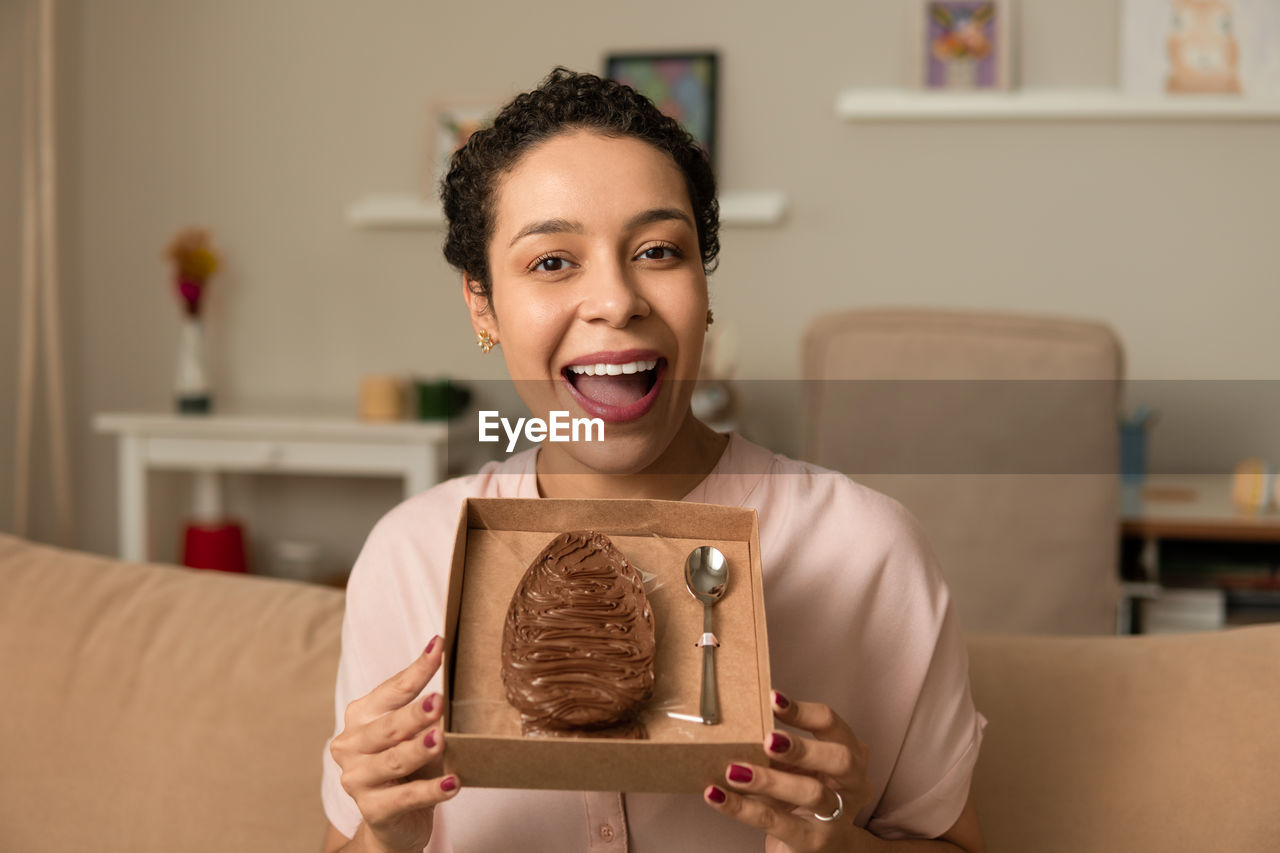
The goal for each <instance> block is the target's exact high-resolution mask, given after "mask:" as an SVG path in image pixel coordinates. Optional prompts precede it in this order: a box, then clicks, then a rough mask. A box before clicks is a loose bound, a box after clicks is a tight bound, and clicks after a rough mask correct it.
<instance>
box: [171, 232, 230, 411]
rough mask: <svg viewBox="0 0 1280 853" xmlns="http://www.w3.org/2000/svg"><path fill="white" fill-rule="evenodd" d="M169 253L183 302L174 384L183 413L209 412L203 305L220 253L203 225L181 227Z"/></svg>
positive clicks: (180, 299)
mask: <svg viewBox="0 0 1280 853" xmlns="http://www.w3.org/2000/svg"><path fill="white" fill-rule="evenodd" d="M165 254H166V256H167V257H168V258H169V260H170V262H171V263H172V264H173V288H174V292H175V293H176V294H177V296H178V301H179V304H180V305H181V306H182V330H181V334H180V336H179V338H178V369H177V376H176V380H175V387H174V391H175V395H176V404H177V408H178V411H179V412H180V413H182V414H208V413H209V412H210V411H211V410H212V409H213V391H212V389H211V387H210V383H209V366H208V363H207V355H206V352H205V342H204V324H203V322H202V319H201V316H200V308H201V305H202V300H203V297H204V293H205V290H206V288H208V286H209V279H210V278H212V277H213V274H214V273H215V272H216V271H217V269H218V255H217V252H215V251H214V248H213V244H212V242H211V240H210V237H209V232H208V231H206V230H205V229H203V228H184V229H182V230H181V231H179V232H178V233H177V235H175V236H174V238H173V240H171V241H170V243H169V247H168V249H167V250H166V252H165Z"/></svg>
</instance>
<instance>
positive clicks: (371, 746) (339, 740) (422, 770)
mask: <svg viewBox="0 0 1280 853" xmlns="http://www.w3.org/2000/svg"><path fill="white" fill-rule="evenodd" d="M443 646H444V643H442V642H441V641H440V638H439V637H435V638H433V639H432V640H431V642H430V643H428V644H427V647H426V649H425V650H424V651H423V652H422V654H421V655H419V656H418V659H417V660H415V661H414V662H413V663H411V664H409V666H408V667H406V668H405V669H403V670H402V671H400V672H398V673H396V674H395V675H393V676H391V677H390V678H388V679H387V680H386V681H384V682H382V683H381V684H379V685H378V686H377V687H375V688H374V689H373V690H372V691H371V692H370V693H369V694H368V695H366V696H363V697H361V698H359V699H357V700H356V701H354V702H352V703H351V704H350V705H348V706H347V711H346V715H345V717H344V722H343V725H344V727H343V729H342V733H341V734H339V735H338V736H337V737H335V738H334V739H333V742H332V743H331V744H330V745H329V752H330V754H331V755H333V760H334V761H336V762H338V766H339V767H340V768H342V787H343V789H344V790H345V791H346V792H347V794H348V795H350V797H351V798H352V799H353V800H355V803H356V806H357V807H358V808H359V809H360V814H361V816H362V817H363V818H364V822H363V823H362V824H361V827H360V830H359V831H358V832H357V833H356V838H360V836H361V834H362V833H363V834H365V837H364V838H363V839H361V840H362V841H363V842H364V845H363V846H365V847H368V849H370V850H376V851H386V853H400V851H412V853H419V852H420V851H421V850H422V848H423V847H426V846H427V842H428V841H430V840H431V827H432V820H433V815H434V809H435V806H436V805H437V804H438V803H442V802H444V801H445V800H449V799H452V798H453V797H455V796H457V793H458V789H459V783H458V779H457V777H456V776H445V777H443V778H441V777H440V776H439V775H438V774H439V773H440V772H441V769H442V761H441V758H442V756H443V754H444V734H443V732H442V731H441V728H440V727H439V726H438V725H436V724H437V723H438V722H439V720H440V715H441V711H442V710H443V704H444V703H443V702H442V700H441V697H440V694H438V693H432V694H430V695H429V696H427V697H425V698H424V699H419V698H418V694H420V693H421V692H422V690H423V688H425V687H426V686H427V682H428V681H430V680H431V677H432V676H434V675H435V674H436V670H438V669H439V668H440V658H441V655H442V654H443Z"/></svg>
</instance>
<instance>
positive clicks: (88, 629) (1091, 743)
mask: <svg viewBox="0 0 1280 853" xmlns="http://www.w3.org/2000/svg"><path fill="white" fill-rule="evenodd" d="M342 603H343V600H342V594H341V593H339V592H337V591H335V590H331V589H326V588H321V587H312V586H305V585H301V584H294V583H289V582H284V581H272V580H265V579H260V578H245V577H237V576H228V575H222V574H218V573H211V572H193V571H189V570H183V569H176V568H172V567H163V566H140V565H131V564H125V563H120V562H118V561H115V560H110V559H105V558H101V557H95V556H90V555H86V554H81V553H75V552H70V551H62V550H57V549H53V548H48V547H44V546H37V545H32V544H30V543H26V542H23V541H21V540H18V539H14V538H12V537H6V536H2V535H0V673H3V677H4V679H3V686H2V687H0V732H2V734H0V766H2V767H3V769H2V770H0V850H2V851H21V853H41V851H50V853H54V851H56V853H68V851H95V853H100V851H121V853H124V852H125V851H128V853H153V852H154V853H179V851H181V853H198V852H199V851H211V853H212V851H219V853H221V851H227V850H234V851H242V853H252V851H262V853H268V851H269V853H290V851H298V853H315V851H317V850H319V849H320V846H321V839H322V838H323V827H324V816H323V814H322V812H321V809H320V804H319V797H318V793H317V791H318V780H319V773H320V756H321V754H322V748H323V743H324V741H325V738H326V737H327V736H328V734H329V729H330V725H331V719H332V713H333V711H332V698H331V692H330V690H331V683H332V680H333V676H334V669H335V665H336V661H337V655H338V650H339V631H340V624H341V617H342ZM970 650H971V654H972V662H973V685H974V691H975V695H976V699H977V703H978V706H979V707H980V708H981V709H982V711H983V712H984V713H985V714H986V715H987V717H988V718H989V720H990V726H989V728H988V729H987V739H986V743H985V746H984V748H983V754H982V758H981V760H980V762H979V765H978V770H977V776H976V784H977V796H978V802H979V809H980V811H981V814H982V820H983V824H984V826H985V829H986V834H987V838H988V843H989V849H990V850H993V851H1036V853H1039V851H1058V850H1060V851H1072V853H1079V852H1080V851H1093V850H1098V851H1104V850H1105V851H1112V850H1114V851H1125V853H1141V851H1157V850H1158V851H1162V853H1164V851H1171V850H1195V851H1217V850H1223V851H1232V853H1239V851H1255V850H1256V851H1262V850H1274V849H1277V845H1280V805H1277V790H1278V788H1280V785H1277V783H1280V626H1275V627H1272V626H1268V627H1258V628H1248V629H1239V630H1234V631H1229V632H1225V633H1220V634H1212V635H1191V636H1182V637H1151V638H1116V637H1078V638H1053V637H1012V636H1010V637H994V636H993V637H975V638H972V639H971V642H970Z"/></svg>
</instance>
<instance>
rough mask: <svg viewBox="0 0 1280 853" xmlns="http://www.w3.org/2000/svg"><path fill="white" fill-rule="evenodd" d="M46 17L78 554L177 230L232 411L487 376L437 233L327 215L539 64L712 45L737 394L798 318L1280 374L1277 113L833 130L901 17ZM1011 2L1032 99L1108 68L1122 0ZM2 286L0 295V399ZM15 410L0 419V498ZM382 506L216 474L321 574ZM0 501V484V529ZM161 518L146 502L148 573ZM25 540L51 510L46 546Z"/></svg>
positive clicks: (1226, 449) (408, 9) (135, 405)
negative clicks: (456, 105) (50, 38)
mask: <svg viewBox="0 0 1280 853" xmlns="http://www.w3.org/2000/svg"><path fill="white" fill-rule="evenodd" d="M18 5H20V4H18V3H17V2H15V0H9V2H0V43H2V46H3V47H4V50H3V51H0V72H2V73H3V78H2V80H0V108H2V109H0V255H2V256H3V275H4V276H5V279H4V280H5V281H6V282H8V281H10V280H11V279H12V278H13V276H15V275H16V268H17V265H16V258H15V256H14V250H15V249H16V245H17V243H16V237H15V235H16V233H17V227H18V225H17V205H16V202H15V201H14V199H15V198H16V190H15V188H16V186H17V171H16V166H15V164H16V162H17V151H18V149H17V135H16V134H17V115H18V110H17V106H18V94H19V91H20V90H19V86H18V82H17V77H16V72H17V62H16V59H15V57H14V53H15V51H14V50H10V49H9V48H10V47H13V46H16V45H18V44H20V38H21V37H20V34H19V33H18V32H17V27H18V25H19V23H20V15H19V12H18V11H17V9H16V7H17V6H18ZM62 5H63V9H64V20H63V33H62V44H63V47H64V51H65V53H66V57H65V58H64V63H63V68H64V70H65V72H66V74H65V79H64V83H65V90H64V93H63V112H64V121H65V122H66V125H67V133H68V138H67V140H66V144H65V145H64V157H65V161H64V169H65V176H66V180H67V181H68V190H67V192H68V204H67V207H66V209H65V210H64V214H63V226H64V229H65V231H64V240H65V254H64V264H65V270H66V274H67V281H66V282H65V287H66V293H67V298H68V301H69V303H70V304H69V306H68V312H67V334H68V336H69V338H71V341H72V343H71V345H70V349H69V353H68V358H69V362H68V363H69V365H70V366H71V369H72V370H73V373H74V376H73V379H74V385H73V392H74V396H73V399H72V405H71V411H72V413H73V414H74V416H75V418H76V422H75V426H76V429H75V434H74V447H73V451H74V458H75V461H76V476H77V507H78V514H79V519H80V522H81V536H80V543H79V544H81V545H82V546H84V547H88V548H90V549H93V550H97V551H111V550H113V549H114V548H115V544H116V543H115V530H114V511H115V504H114V494H115V493H114V489H115V459H114V455H113V446H112V444H111V441H110V440H108V439H106V438H102V437H98V436H94V435H92V434H91V433H90V431H89V428H88V420H89V418H90V417H91V415H92V413H93V412H98V411H104V410H129V409H152V410H164V409H166V408H167V407H168V406H169V397H170V390H169V389H170V382H171V375H170V374H171V365H172V360H173V352H174V348H175V341H176V332H177V310H176V308H175V305H174V303H173V301H172V299H171V298H170V295H169V293H168V290H167V282H166V277H165V268H164V266H163V263H162V262H161V260H160V258H159V252H160V250H161V247H162V246H163V245H164V243H165V241H166V240H167V239H168V237H169V236H170V234H171V233H172V232H173V231H174V230H175V229H176V228H178V227H179V226H182V225H186V224H191V223H202V224H207V225H209V226H211V227H212V228H213V229H214V230H215V232H216V236H217V239H218V242H219V243H220V245H221V247H222V248H223V250H224V252H225V255H226V268H225V272H224V273H223V274H221V275H220V276H219V277H218V278H217V279H216V281H215V284H214V287H215V289H214V291H213V295H212V299H211V304H210V305H209V323H210V326H211V335H212V338H213V344H214V349H215V351H216V353H217V356H218V361H217V364H216V371H217V379H218V394H219V403H220V404H221V405H223V406H224V407H240V408H253V409H263V408H269V409H280V410H287V409H289V408H292V407H298V406H305V407H312V408H330V409H338V410H344V411H350V410H351V408H352V407H353V400H354V393H355V388H356V385H357V382H358V380H359V377H360V376H361V375H362V374H364V373H367V372H374V371H397V372H417V373H423V374H434V373H440V372H444V371H445V370H453V371H455V372H456V373H459V374H461V375H463V376H465V377H468V378H497V377H499V376H501V375H502V374H501V366H500V364H499V362H498V360H497V359H494V358H492V357H490V359H488V360H482V359H481V358H480V357H479V355H478V354H477V353H476V350H475V348H474V347H473V345H472V342H471V340H470V337H471V336H470V330H469V327H468V325H467V323H466V321H465V318H464V316H463V312H462V308H461V303H460V300H459V299H458V294H457V290H458V286H457V284H456V282H455V279H454V276H453V275H452V273H451V272H450V270H449V269H448V267H447V266H446V265H445V263H444V262H443V260H442V259H441V258H440V256H439V251H438V244H439V240H440V234H439V232H424V231H416V232H413V231H411V232H363V231H357V230H353V229H351V228H350V227H348V226H347V225H346V224H345V222H344V219H343V209H344V207H345V206H346V205H347V204H348V203H349V202H351V201H352V200H354V199H356V198H358V197H360V196H362V195H364V194H366V193H370V192H376V191H403V190H409V189H412V188H415V187H418V186H420V185H421V184H422V178H423V176H422V171H423V160H424V155H423V149H424V137H425V131H426V122H427V116H428V111H427V108H428V104H429V103H430V102H432V101H433V100H437V99H445V98H458V99H475V98H493V99H502V98H504V97H506V96H508V95H509V94H511V93H513V92H515V91H517V90H519V89H522V88H526V87H528V86H530V85H532V84H533V83H535V82H536V81H537V80H538V79H539V78H540V77H541V76H542V75H543V74H544V73H545V72H546V71H547V70H548V69H549V68H550V67H551V66H552V65H554V64H556V63H563V64H566V65H569V66H572V67H576V68H582V69H590V70H596V69H598V68H599V67H600V65H601V58H602V55H603V54H604V53H605V52H606V51H607V50H609V49H619V50H621V49H637V50H638V49H650V48H672V49H674V48H700V47H707V46H711V47H714V48H716V49H718V50H719V51H720V53H721V57H722V81H721V105H720V122H721V124H720V127H721V136H720V139H721V146H720V154H721V157H722V160H721V163H722V167H721V179H722V184H723V185H724V186H727V187H743V188H752V187H761V188H774V189H780V190H782V191H784V192H786V193H787V195H788V197H789V199H790V206H791V212H790V215H789V217H788V219H787V221H786V223H785V224H784V225H783V226H781V227H778V228H771V229H763V230H757V229H752V230H745V229H733V228H727V229H726V230H725V231H724V234H723V246H724V249H723V258H722V263H721V267H720V270H719V272H718V273H717V274H716V275H715V276H714V278H713V279H712V288H713V296H712V298H713V304H714V305H715V308H716V315H717V318H718V319H717V322H718V323H721V324H723V326H724V327H732V328H734V329H735V331H736V333H737V334H738V336H739V337H740V338H741V339H742V340H746V341H751V342H752V345H751V346H750V347H744V348H743V351H742V364H741V369H740V375H741V376H743V377H745V378H751V379H779V380H785V379H790V378H793V377H795V376H796V375H797V371H798V345H799V336H800V334H801V331H802V330H803V328H804V326H805V324H806V323H807V322H808V321H809V319H810V318H812V317H813V316H814V315H816V314H818V313H820V312H822V311H825V310H828V309H833V308H840V307H846V306H851V305H882V304H908V305H948V306H971V307H982V308H1001V309H1009V310H1016V311H1036V312H1053V313H1066V314H1072V315H1083V316H1091V317H1099V318H1102V319H1104V320H1106V321H1108V322H1110V323H1111V324H1112V325H1113V326H1114V327H1115V328H1116V330H1117V331H1118V332H1119V333H1120V334H1121V336H1122V337H1123V339H1124V341H1125V343H1126V346H1127V349H1128V355H1129V366H1130V371H1131V374H1133V375H1135V376H1139V377H1144V378H1164V379H1189V378H1223V377H1237V378H1240V377H1253V378H1260V377H1261V378H1272V374H1273V373H1275V372H1276V368H1275V367H1274V365H1276V364H1277V361H1278V359H1277V356H1278V355H1280V336H1277V335H1276V333H1275V332H1276V318H1277V317H1280V288H1277V287H1276V284H1277V274H1276V272H1275V271H1276V270H1277V269H1278V268H1280V249H1278V248H1277V246H1278V245H1280V241H1277V240H1276V239H1275V232H1276V215H1275V208H1276V201H1275V200H1276V199H1277V198H1280V162H1277V161H1278V160H1280V122H1274V121H1272V122H1259V123H1231V122H1215V123H1151V124H1141V123H1131V122H1103V123H1096V124H1095V123H1072V122H1047V123H1034V124H1019V123H973V124H966V123H951V124H947V123H939V124H897V125H895V124H887V125H855V124H849V123H845V122H842V121H840V120H839V119H837V118H836V117H835V115H834V102H835V98H836V95H837V93H838V92H840V91H841V90H842V89H845V88H848V87H852V86H859V85H863V86H876V85H895V84H898V83H901V82H903V81H904V80H905V78H906V68H905V62H904V60H903V56H904V51H903V50H902V46H903V45H904V43H905V39H906V33H905V30H904V28H903V22H904V16H903V12H902V9H903V6H904V5H905V4H904V3H902V2H901V0H863V2H858V3H848V2H834V0H832V2H820V3H819V2H795V3H787V4H775V3H744V2H741V0H715V1H714V2H698V3H689V2H688V0H651V2H649V3H646V4H642V5H641V6H632V7H627V10H626V12H625V13H624V12H623V11H621V8H622V7H619V6H618V5H617V4H610V3H599V2H593V3H587V2H570V0H547V2H542V3H523V2H521V3H515V2H492V3H481V4H465V3H430V2H407V0H375V2H368V3H349V2H336V1H335V0H328V2H315V0H216V2H215V0H203V2H197V0H183V2H160V0H79V2H70V0H64V3H63V4H62ZM1022 5H1023V8H1024V12H1025V13H1024V16H1023V18H1024V24H1025V26H1024V34H1025V39H1024V41H1025V45H1024V59H1023V75H1022V76H1023V80H1024V82H1025V83H1026V84H1028V85H1043V86H1089V85H1107V84H1110V83H1112V82H1113V81H1114V80H1115V75H1116V62H1115V52H1116V19H1117V14H1118V5H1119V4H1118V0H1077V2H1072V3H1064V2H1060V0H1059V2H1055V0H1025V2H1024V3H1023V4H1022ZM12 290H13V288H11V287H9V286H8V284H6V285H5V286H4V290H3V294H2V295H0V336H2V337H3V341H4V344H3V346H0V395H3V397H4V399H10V398H11V396H12V395H11V391H10V389H11V387H12V382H13V378H12V377H13V374H14V370H15V367H14V364H15V357H14V354H13V350H14V347H13V346H11V345H10V343H9V342H10V340H11V327H12V321H11V312H10V310H8V309H9V306H10V304H11V302H12V300H13V296H12ZM768 387H771V388H773V390H772V391H768V392H764V391H762V392H761V397H760V399H758V400H756V401H753V405H752V406H751V409H750V411H749V412H748V422H747V423H748V427H749V431H750V432H751V433H752V434H753V435H754V436H755V437H758V438H759V439H762V440H764V441H765V442H767V443H769V444H771V445H773V446H775V447H776V448H778V449H780V450H784V451H790V452H796V451H798V446H797V445H798V436H799V429H798V426H799V425H798V421H797V420H796V419H795V418H794V417H791V416H790V415H789V414H788V413H786V411H785V407H782V406H778V405H776V404H777V402H778V401H785V400H787V399H790V395H791V393H792V391H793V390H794V389H793V388H792V386H790V385H789V384H788V383H785V382H779V383H776V387H775V386H773V385H772V384H771V385H770V386H768ZM1162 387H1164V388H1165V390H1164V391H1162V393H1163V394H1165V396H1167V397H1169V398H1170V399H1167V400H1161V401H1160V402H1161V404H1162V406H1164V408H1165V410H1166V411H1165V424H1166V425H1167V424H1170V423H1176V422H1177V421H1178V419H1179V418H1178V414H1179V412H1180V411H1181V412H1184V413H1186V414H1187V415H1188V416H1190V415H1194V414H1195V413H1196V410H1197V409H1198V407H1199V405H1200V404H1199V403H1198V402H1197V400H1196V398H1195V397H1194V394H1191V391H1189V392H1188V394H1191V396H1188V395H1183V394H1180V392H1177V391H1176V390H1172V391H1171V390H1168V389H1170V388H1174V389H1176V388H1177V387H1180V386H1162ZM1196 387H1199V386H1188V388H1189V389H1191V390H1194V388H1196ZM1197 393H1198V392H1197ZM771 395H772V396H773V397H774V398H775V399H772V400H771V399H768V397H769V396H771ZM6 412H7V409H6ZM1225 414H1226V415H1228V419H1229V415H1230V413H1229V412H1227V413H1225ZM11 420H12V419H11V418H9V417H5V418H3V421H4V423H0V442H2V444H0V480H5V481H6V482H7V477H6V474H7V472H8V471H9V470H11V464H12V459H11V457H12V450H11V448H12V426H11V423H10V421H11ZM1183 420H1184V422H1187V421H1188V420H1189V418H1184V419H1183ZM1162 426H1163V425H1162ZM1268 432H1269V433H1270V434H1271V435H1272V436H1274V434H1275V432H1276V431H1275V430H1274V429H1270V430H1268V429H1267V424H1260V425H1258V428H1257V429H1255V430H1254V431H1253V433H1248V432H1247V431H1246V432H1245V433H1241V434H1236V435H1235V436H1234V437H1233V438H1232V440H1231V442H1226V443H1214V444H1213V446H1212V448H1211V450H1206V445H1207V444H1209V442H1207V441H1206V439H1205V438H1204V434H1203V432H1200V433H1197V434H1195V435H1193V436H1191V437H1189V438H1185V439H1184V438H1178V439H1176V440H1172V441H1166V442H1165V443H1164V444H1159V443H1158V444H1157V450H1158V453H1159V454H1160V455H1159V456H1158V457H1157V464H1166V465H1167V466H1177V465H1180V464H1189V463H1187V460H1192V461H1194V460H1196V459H1200V462H1197V463H1195V464H1219V462H1220V460H1221V459H1224V458H1225V459H1234V458H1236V457H1237V456H1241V455H1245V454H1248V453H1262V454H1264V455H1266V454H1270V456H1271V458H1273V459H1277V460H1280V438H1271V437H1270V436H1268V434H1267V433H1268ZM1175 433H1176V431H1175V432H1167V433H1166V434H1167V435H1171V436H1172V435H1174V434H1175ZM1197 454H1199V456H1197ZM1206 454H1208V456H1206ZM1210 457H1212V459H1210ZM1207 459H1209V460H1210V461H1205V460H1207ZM154 485H155V488H156V490H157V496H158V498H159V499H160V500H161V501H164V502H173V503H177V504H180V502H181V499H182V498H183V496H184V494H185V492H184V483H183V482H182V481H181V479H180V478H178V477H176V476H174V477H158V478H156V480H155V483H154ZM3 491H4V492H7V491H8V489H5V490H3ZM396 495H397V489H396V486H394V485H392V484H389V483H380V482H376V481H368V482H363V481H362V482H358V483H354V484H352V483H347V482H344V481H337V480H316V481H311V480H306V481H303V480H298V479H286V480H270V479H268V478H252V479H248V478H243V479H238V480H236V481H235V482H234V483H233V487H232V498H233V501H234V502H235V504H234V505H235V508H236V509H237V510H238V511H240V512H242V513H243V514H245V515H247V516H250V517H252V518H253V519H254V521H255V525H254V529H253V532H254V534H255V536H256V537H257V541H258V542H259V543H261V542H265V541H266V540H268V539H272V538H277V537H280V536H295V537H304V538H312V539H318V540H320V541H323V542H325V543H326V544H328V545H329V546H330V547H331V549H332V550H333V551H334V552H335V553H336V554H338V555H339V557H340V558H341V559H343V560H346V559H349V558H350V556H351V555H352V554H353V553H354V549H355V547H356V545H357V543H358V542H359V540H360V538H361V537H362V536H363V533H364V531H366V530H367V528H368V527H369V525H370V524H371V523H372V521H373V520H374V519H376V517H377V516H378V514H379V513H380V512H381V511H383V509H385V507H386V506H387V505H389V504H390V503H391V502H394V500H395V499H396ZM9 507H10V501H9V495H8V494H7V493H6V494H0V525H7V524H8V519H9V517H10V513H9V512H8V511H7V510H8V509H9ZM178 509H180V506H177V507H175V506H169V507H166V508H162V511H161V512H158V513H157V514H156V520H157V525H156V528H157V529H156V539H155V541H156V543H157V546H158V549H159V551H158V554H159V556H161V557H165V556H168V555H170V554H172V549H173V547H174V546H173V530H174V529H175V528H176V524H177V521H176V518H177V516H178ZM48 531H49V524H48V518H47V510H46V511H44V512H43V513H42V517H41V525H40V527H39V529H38V531H37V533H38V534H40V533H47V532H48Z"/></svg>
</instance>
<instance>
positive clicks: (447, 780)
mask: <svg viewBox="0 0 1280 853" xmlns="http://www.w3.org/2000/svg"><path fill="white" fill-rule="evenodd" d="M456 787H458V777H456V776H446V777H444V781H443V782H441V783H440V790H441V791H452V790H453V789H454V788H456Z"/></svg>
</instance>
